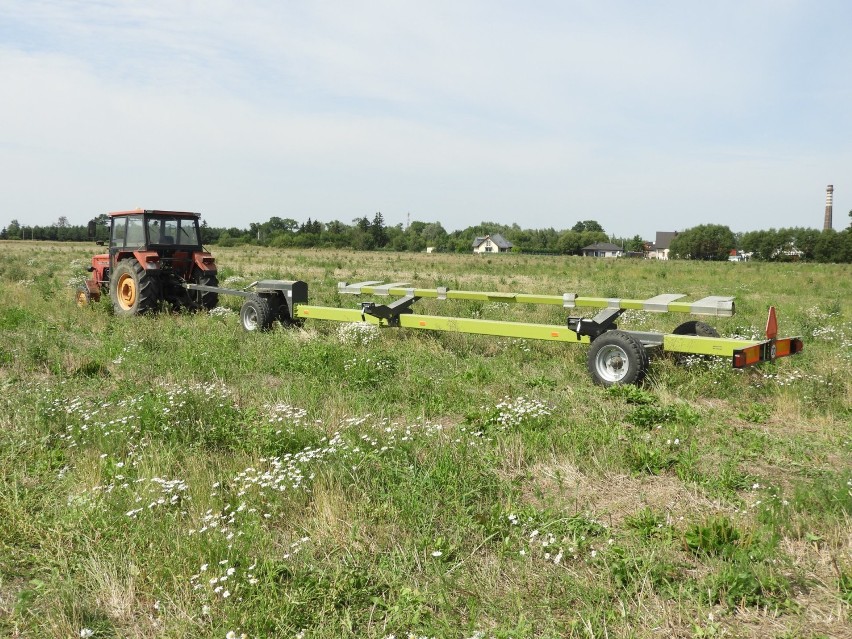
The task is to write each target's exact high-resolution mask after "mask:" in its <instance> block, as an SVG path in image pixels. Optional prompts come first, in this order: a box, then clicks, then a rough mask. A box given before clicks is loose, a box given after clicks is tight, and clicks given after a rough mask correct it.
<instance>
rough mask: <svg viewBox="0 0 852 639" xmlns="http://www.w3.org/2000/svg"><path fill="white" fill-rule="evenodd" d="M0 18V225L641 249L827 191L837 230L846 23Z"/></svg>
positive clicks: (316, 16) (764, 7) (756, 220)
mask: <svg viewBox="0 0 852 639" xmlns="http://www.w3.org/2000/svg"><path fill="white" fill-rule="evenodd" d="M3 11H4V24H5V25H6V26H5V27H2V28H0V82H2V83H3V86H4V99H3V101H2V102H0V119H1V120H0V121H2V122H4V127H3V129H2V130H0V131H2V132H0V170H2V171H3V175H4V176H5V177H6V178H7V184H9V185H11V186H10V187H9V188H7V189H5V192H4V194H3V195H2V202H3V209H4V210H3V212H2V214H0V224H3V223H4V218H8V219H11V218H12V217H18V219H20V220H22V221H23V220H29V219H31V220H33V221H34V222H36V223H49V222H51V221H53V220H55V219H56V217H57V216H58V215H57V212H56V211H57V210H62V211H63V213H62V214H64V215H67V216H68V217H69V218H71V219H72V220H73V221H76V222H80V223H82V222H83V221H85V220H86V219H88V218H89V217H91V216H92V215H93V214H96V213H99V212H103V211H105V210H109V209H114V208H126V207H131V206H137V205H144V206H158V207H167V208H188V209H193V210H202V212H203V213H205V216H206V217H207V218H208V219H209V221H210V222H211V223H212V224H215V225H245V224H246V223H247V222H248V221H253V220H262V219H266V217H268V216H270V215H287V216H291V217H302V218H304V217H307V216H311V217H314V218H317V217H318V218H320V219H332V218H339V219H342V220H350V219H351V218H352V217H354V216H356V215H363V214H371V213H372V212H373V211H375V210H382V211H383V213H385V218H386V219H387V220H389V221H391V222H399V221H403V219H404V215H405V213H406V212H407V211H411V212H412V215H413V216H415V217H416V216H421V219H426V220H431V219H440V220H441V221H442V222H443V223H444V224H445V225H446V226H447V227H449V228H457V227H460V226H466V225H468V224H472V223H476V222H478V221H480V220H482V219H494V220H499V221H503V222H513V221H517V222H519V223H521V224H523V225H525V226H542V227H543V226H554V227H557V228H564V227H568V226H571V225H572V224H573V223H574V222H575V221H576V220H578V219H590V218H593V219H598V220H599V221H601V222H602V223H603V224H604V227H605V228H607V229H608V230H610V231H613V232H616V233H618V234H624V235H633V234H635V233H640V234H642V235H645V236H646V237H650V236H652V235H653V232H654V231H655V230H658V229H661V228H667V229H668V228H685V227H688V226H690V225H694V224H699V223H707V222H714V221H716V222H720V223H728V224H730V225H731V227H732V228H734V229H735V230H747V229H750V228H762V227H768V226H789V225H792V224H796V223H801V224H806V225H811V226H818V225H819V223H820V222H821V219H822V218H821V215H822V214H821V206H822V205H821V202H822V200H823V189H824V186H825V184H826V183H827V182H832V181H833V182H834V183H835V187H836V189H837V192H836V200H835V206H836V210H840V209H841V208H843V207H844V206H846V202H852V198H847V196H845V195H843V194H844V192H845V190H846V189H848V190H850V191H852V186H848V187H844V185H843V184H842V178H843V175H842V174H840V173H841V171H844V170H847V169H846V168H845V167H848V166H849V163H848V161H849V159H850V158H849V153H848V152H847V151H846V149H845V148H844V147H843V146H842V144H840V142H839V141H841V140H843V139H848V137H849V136H850V134H852V126H850V117H849V115H848V109H847V108H846V105H847V104H848V99H847V100H843V99H842V98H844V97H846V98H848V94H849V89H847V88H845V86H843V84H842V82H841V78H842V77H843V76H841V75H838V77H837V78H836V79H835V80H834V81H833V82H832V81H831V78H832V73H837V72H838V71H840V70H843V69H845V68H848V64H849V63H850V62H852V59H850V53H849V50H848V48H845V47H843V48H839V47H836V46H831V39H832V37H836V36H837V34H838V33H842V29H833V28H832V25H831V24H830V23H829V24H828V25H827V26H826V23H825V19H826V18H832V17H833V18H834V20H835V21H837V22H840V23H842V20H840V19H839V16H837V15H834V16H832V11H835V12H839V13H841V14H843V13H844V12H845V13H846V14H848V13H849V11H848V9H846V8H845V5H837V6H836V7H835V6H831V7H829V6H820V7H819V8H809V7H808V6H807V5H804V4H800V3H797V2H788V3H785V4H781V3H775V2H773V3H769V4H767V3H765V2H746V3H737V4H730V5H712V4H711V5H697V4H692V3H687V4H676V5H670V4H658V5H653V4H652V5H647V6H646V5H641V6H639V5H634V4H632V3H601V4H597V5H588V4H587V3H580V2H578V3H572V2H569V3H552V4H550V3H549V4H544V5H532V6H530V7H527V8H525V9H523V10H521V9H519V8H518V7H517V6H515V5H511V4H502V3H478V2H473V3H457V2H434V3H427V4H424V3H413V2H390V1H385V2H377V3H370V4H369V5H361V4H359V3H344V2H338V3H280V2H272V1H268V2H265V1H253V2H243V3H233V2H223V1H210V2H181V3H173V2H165V1H163V0H150V1H149V2H146V3H125V2H110V1H106V0H105V1H102V2H68V1H63V2H47V1H42V2H34V1H32V0H28V1H27V2H23V1H21V2H14V1H8V2H5V3H4V8H3ZM818 36H819V37H820V38H822V40H820V39H817V37H818ZM823 40H827V41H828V44H822V45H820V43H822V42H823ZM818 45H820V46H818ZM791 48H794V49H795V50H794V51H793V50H791ZM814 50H816V52H817V53H816V54H815V55H813V54H812V53H809V51H811V52H812V51H814ZM847 172H848V171H847ZM843 210H845V209H843ZM808 215H810V218H808V217H805V216H808ZM835 217H836V218H837V217H838V216H837V215H836V216H835ZM8 219H5V221H6V222H8ZM723 220H730V221H729V222H727V221H723ZM844 223H845V220H844ZM836 226H837V224H836Z"/></svg>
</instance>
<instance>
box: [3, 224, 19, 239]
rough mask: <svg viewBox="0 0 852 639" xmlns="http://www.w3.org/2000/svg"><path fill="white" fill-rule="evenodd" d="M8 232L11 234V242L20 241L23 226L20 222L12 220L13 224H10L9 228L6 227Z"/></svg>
mask: <svg viewBox="0 0 852 639" xmlns="http://www.w3.org/2000/svg"><path fill="white" fill-rule="evenodd" d="M6 232H7V233H8V234H9V239H10V240H20V239H21V225H20V223H19V222H18V220H12V221H11V222H9V226H8V227H6Z"/></svg>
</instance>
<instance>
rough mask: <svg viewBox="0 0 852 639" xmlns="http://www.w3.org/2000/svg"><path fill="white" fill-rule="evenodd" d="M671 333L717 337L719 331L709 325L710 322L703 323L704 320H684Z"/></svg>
mask: <svg viewBox="0 0 852 639" xmlns="http://www.w3.org/2000/svg"><path fill="white" fill-rule="evenodd" d="M672 333H673V334H674V335H698V336H699V337H719V331H717V330H716V329H715V328H713V327H712V326H710V324H705V323H704V322H697V321H695V320H691V321H689V322H684V323H683V324H681V325H680V326H678V327H677V328H676V329H674V330H673V331H672Z"/></svg>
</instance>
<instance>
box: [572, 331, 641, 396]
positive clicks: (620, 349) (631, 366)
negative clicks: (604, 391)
mask: <svg viewBox="0 0 852 639" xmlns="http://www.w3.org/2000/svg"><path fill="white" fill-rule="evenodd" d="M587 363H588V367H589V372H590V373H591V374H592V379H593V380H594V382H595V383H596V384H600V385H601V386H614V385H616V384H634V385H638V384H639V383H640V382H641V381H642V380H643V379H644V378H645V373H647V372H648V353H647V352H645V347H644V346H642V344H641V343H640V342H639V340H637V339H636V338H635V337H633V336H632V335H630V334H629V333H626V332H624V331H607V332H605V333H604V334H603V335H601V336H600V337H597V338H595V340H594V341H593V342H592V345H591V347H590V348H589V355H588V360H587Z"/></svg>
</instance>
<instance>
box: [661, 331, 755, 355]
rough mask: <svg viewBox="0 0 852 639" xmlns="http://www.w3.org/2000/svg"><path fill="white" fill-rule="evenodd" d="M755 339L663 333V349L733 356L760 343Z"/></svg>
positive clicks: (695, 353) (672, 351)
mask: <svg viewBox="0 0 852 639" xmlns="http://www.w3.org/2000/svg"><path fill="white" fill-rule="evenodd" d="M760 343H761V342H756V341H753V340H744V339H730V338H724V337H700V336H698V335H663V350H664V351H666V352H667V353H688V354H691V355H717V356H719V357H732V356H733V354H734V351H735V350H737V349H741V348H748V347H749V346H754V345H756V344H760Z"/></svg>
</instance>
